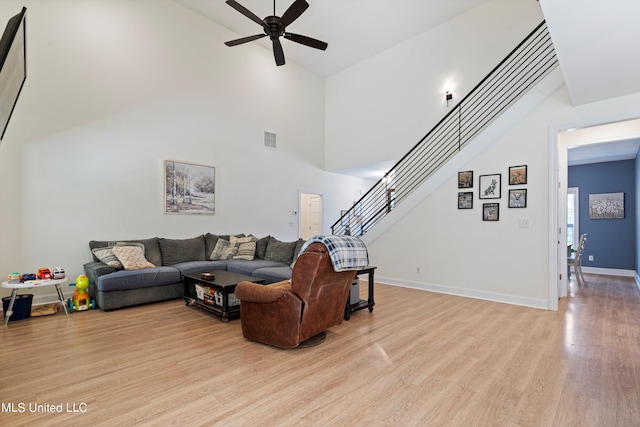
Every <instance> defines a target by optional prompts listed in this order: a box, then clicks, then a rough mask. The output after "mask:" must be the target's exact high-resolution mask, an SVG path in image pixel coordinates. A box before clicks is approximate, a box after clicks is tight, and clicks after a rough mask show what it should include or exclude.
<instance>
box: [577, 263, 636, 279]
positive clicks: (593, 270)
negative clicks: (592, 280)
mask: <svg viewBox="0 0 640 427" xmlns="http://www.w3.org/2000/svg"><path fill="white" fill-rule="evenodd" d="M572 270H573V269H572ZM582 272H583V273H589V274H602V275H605V276H622V277H637V273H636V272H635V270H622V269H618V268H600V267H585V266H584V265H583V266H582ZM571 274H574V273H573V272H572V273H571Z"/></svg>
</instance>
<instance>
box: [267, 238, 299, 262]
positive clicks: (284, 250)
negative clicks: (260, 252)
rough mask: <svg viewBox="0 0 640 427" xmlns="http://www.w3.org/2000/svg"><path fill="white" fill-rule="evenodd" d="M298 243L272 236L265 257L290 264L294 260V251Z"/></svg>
mask: <svg viewBox="0 0 640 427" xmlns="http://www.w3.org/2000/svg"><path fill="white" fill-rule="evenodd" d="M296 243H297V242H281V241H280V240H278V239H276V238H275V237H273V236H271V237H270V238H269V244H268V245H267V252H266V253H265V255H264V259H268V260H271V261H278V262H281V263H283V264H287V265H289V264H291V263H292V262H293V252H294V251H295V250H296Z"/></svg>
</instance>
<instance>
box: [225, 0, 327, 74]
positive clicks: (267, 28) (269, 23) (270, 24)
mask: <svg viewBox="0 0 640 427" xmlns="http://www.w3.org/2000/svg"><path fill="white" fill-rule="evenodd" d="M226 3H227V4H228V5H229V6H231V7H232V8H234V9H235V10H237V11H238V12H240V13H242V14H243V15H244V16H246V17H247V18H249V19H251V20H252V21H253V22H255V23H257V24H258V25H260V26H261V27H262V30H263V31H264V34H256V35H255V36H249V37H243V38H241V39H237V40H231V41H228V42H225V44H226V45H227V46H230V47H231V46H237V45H239V44H243V43H247V42H251V41H254V40H258V39H261V38H263V37H266V36H269V38H270V39H271V43H272V44H273V56H274V57H275V60H276V65H284V63H285V61H284V51H283V50H282V44H281V43H280V36H284V38H285V39H288V40H291V41H292V42H296V43H300V44H303V45H305V46H309V47H313V48H315V49H320V50H325V49H326V48H327V46H328V45H327V43H325V42H323V41H320V40H316V39H313V38H311V37H307V36H302V35H300V34H294V33H290V32H288V31H285V29H286V27H287V26H289V24H291V23H292V22H293V21H295V20H296V19H298V18H299V17H300V15H302V13H303V12H304V11H305V10H307V8H308V7H309V3H307V2H306V1H305V0H295V1H294V2H293V4H292V5H291V6H289V9H287V10H286V11H285V12H284V15H282V17H279V16H275V15H276V0H273V15H272V16H267V17H266V18H264V19H260V18H258V17H257V16H256V15H255V14H254V13H253V12H251V11H250V10H249V9H247V8H246V7H244V6H242V5H241V4H240V3H238V2H237V1H235V0H227V1H226Z"/></svg>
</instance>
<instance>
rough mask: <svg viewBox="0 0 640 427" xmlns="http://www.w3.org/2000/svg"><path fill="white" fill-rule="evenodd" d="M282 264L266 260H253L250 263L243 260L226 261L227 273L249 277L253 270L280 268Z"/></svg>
mask: <svg viewBox="0 0 640 427" xmlns="http://www.w3.org/2000/svg"><path fill="white" fill-rule="evenodd" d="M282 266H284V264H282V263H281V262H277V261H270V260H268V259H254V260H252V261H245V260H235V259H234V260H231V261H227V271H231V272H233V273H239V274H245V275H247V276H251V273H253V272H254V271H255V270H257V269H259V268H267V267H282Z"/></svg>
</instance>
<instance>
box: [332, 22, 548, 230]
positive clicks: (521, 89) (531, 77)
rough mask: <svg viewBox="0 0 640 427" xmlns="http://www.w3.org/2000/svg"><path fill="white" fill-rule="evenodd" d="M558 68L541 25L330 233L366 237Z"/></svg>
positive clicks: (349, 210) (395, 165) (403, 158)
mask: <svg viewBox="0 0 640 427" xmlns="http://www.w3.org/2000/svg"><path fill="white" fill-rule="evenodd" d="M557 65H558V61H557V58H556V55H555V51H554V49H553V43H552V41H551V37H550V35H549V31H548V29H547V27H546V22H545V21H542V22H541V23H540V24H538V25H537V26H536V27H535V28H534V29H533V30H532V31H531V32H530V33H529V34H528V35H527V36H526V37H525V38H524V39H523V40H522V41H521V42H520V43H519V44H518V45H517V46H516V47H515V48H514V49H513V50H512V51H511V52H510V53H509V54H508V55H507V56H506V57H505V58H504V59H503V60H502V61H500V62H499V63H498V65H496V66H495V67H494V68H493V69H492V70H491V71H490V72H489V73H488V74H487V75H486V76H485V77H484V78H483V79H482V80H481V81H480V82H479V83H478V84H477V85H476V86H474V88H473V89H472V90H471V91H470V92H469V93H468V94H467V95H465V96H464V97H463V98H462V99H461V100H460V101H459V102H458V103H457V104H456V105H455V106H454V107H453V108H452V109H451V110H450V111H449V112H448V113H447V114H446V115H445V116H444V117H443V118H442V119H441V120H440V121H439V122H438V123H437V124H436V125H435V126H434V127H433V128H432V129H431V130H430V131H429V132H428V133H427V134H426V135H425V136H424V137H423V138H421V139H420V140H419V141H418V143H416V144H415V145H414V146H413V147H412V148H411V149H410V150H409V151H408V152H407V153H406V154H405V155H404V156H403V157H402V158H401V159H400V160H399V161H397V162H396V163H395V164H394V165H393V167H391V168H390V169H389V170H388V171H387V172H386V173H385V174H384V175H383V177H382V178H380V180H378V181H377V182H376V183H375V184H374V185H373V186H372V187H371V188H370V189H369V190H368V191H367V192H366V193H365V194H364V195H363V196H362V197H361V198H360V199H359V200H358V201H357V202H354V204H353V206H351V207H350V208H349V209H348V210H346V212H345V213H343V214H342V215H341V216H340V218H339V219H338V220H337V221H336V222H335V223H334V224H333V225H332V226H331V231H332V233H333V234H350V235H355V236H362V235H363V234H365V233H366V232H367V231H368V230H370V229H371V227H373V226H374V225H375V224H377V223H378V222H379V221H381V220H382V218H384V216H386V215H387V214H389V213H390V212H391V211H392V210H393V209H394V208H395V207H396V206H397V204H398V203H400V202H402V200H404V199H405V198H406V197H407V196H408V195H409V194H411V192H413V190H415V188H417V186H419V185H420V184H422V183H423V182H424V181H425V180H426V179H427V178H429V176H431V175H432V174H433V173H435V172H436V171H437V170H438V169H439V168H440V167H441V166H442V165H444V164H445V163H446V162H447V161H448V160H449V159H451V158H452V157H453V156H454V155H455V154H457V153H458V152H459V151H460V150H462V148H464V147H465V146H466V145H467V144H468V143H469V142H470V141H471V140H472V139H473V138H474V137H475V136H476V135H478V134H479V133H480V132H481V131H482V130H484V129H485V128H486V127H487V126H488V125H489V124H491V123H492V122H493V121H494V120H495V119H496V118H497V117H498V116H499V115H500V114H501V113H502V112H504V111H505V110H506V109H507V108H509V107H510V106H511V105H512V104H513V103H514V102H516V101H517V100H518V99H520V98H521V97H522V96H523V95H524V94H525V93H526V92H527V91H528V90H529V89H530V88H532V87H533V86H535V85H536V84H537V83H538V82H539V81H540V80H542V79H543V78H544V77H545V76H546V75H547V74H549V73H550V72H551V71H552V70H553V69H554V68H555V67H556V66H557ZM498 78H499V80H497V81H495V80H496V79H498ZM447 140H448V141H449V142H448V143H447ZM445 143H446V144H445Z"/></svg>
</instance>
